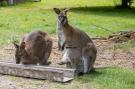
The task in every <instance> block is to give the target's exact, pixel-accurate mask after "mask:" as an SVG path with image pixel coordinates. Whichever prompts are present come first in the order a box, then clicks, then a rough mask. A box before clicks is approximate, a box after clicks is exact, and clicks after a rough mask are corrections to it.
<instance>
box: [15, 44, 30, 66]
mask: <svg viewBox="0 0 135 89" xmlns="http://www.w3.org/2000/svg"><path fill="white" fill-rule="evenodd" d="M13 44H14V46H15V48H16V51H15V59H16V63H17V64H19V63H20V61H21V60H23V59H28V58H29V56H28V54H27V52H26V50H25V42H22V43H21V44H20V45H18V44H16V43H13ZM22 58H23V59H22Z"/></svg>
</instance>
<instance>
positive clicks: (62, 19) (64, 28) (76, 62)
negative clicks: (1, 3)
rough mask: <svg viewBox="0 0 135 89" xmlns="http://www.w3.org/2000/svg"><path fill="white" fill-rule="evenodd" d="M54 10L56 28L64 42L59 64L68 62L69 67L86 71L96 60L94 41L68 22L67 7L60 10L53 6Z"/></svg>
mask: <svg viewBox="0 0 135 89" xmlns="http://www.w3.org/2000/svg"><path fill="white" fill-rule="evenodd" d="M54 11H55V12H56V14H57V15H58V22H57V23H58V28H61V29H58V32H60V31H59V30H61V33H60V34H63V36H64V38H62V37H63V36H61V37H60V36H59V34H58V36H59V37H60V39H62V40H63V43H64V44H63V45H61V46H62V48H64V49H65V50H64V56H63V59H62V62H61V63H59V64H67V65H69V64H70V67H71V68H73V67H74V68H76V70H77V71H80V70H82V69H83V73H88V72H89V71H91V70H92V69H93V65H94V63H95V60H96V54H97V50H96V47H95V45H94V43H93V42H92V40H91V38H90V37H89V36H88V35H87V34H86V33H85V32H82V31H81V30H79V29H77V28H74V27H72V26H71V25H69V24H68V19H67V11H68V10H67V9H65V10H62V11H61V10H59V9H58V8H54ZM80 63H81V64H80ZM80 66H81V67H80ZM78 68H80V69H78ZM77 73H78V72H77Z"/></svg>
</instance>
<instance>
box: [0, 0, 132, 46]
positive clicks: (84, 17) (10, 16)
mask: <svg viewBox="0 0 135 89" xmlns="http://www.w3.org/2000/svg"><path fill="white" fill-rule="evenodd" d="M133 6H135V5H133ZM53 7H59V8H64V7H68V8H71V10H70V12H69V14H68V17H69V22H70V24H72V25H74V26H75V27H78V28H80V29H81V30H83V31H85V32H86V33H87V34H89V35H90V36H91V37H96V36H98V37H105V36H108V35H109V34H111V33H112V32H116V31H120V30H129V29H134V28H135V22H134V19H135V16H134V14H135V12H134V9H131V10H120V9H115V8H114V0H90V1H89V0H77V1H76V0H64V1H63V0H42V2H37V3H34V2H33V3H31V2H28V3H25V4H18V5H15V6H10V7H1V8H0V13H1V14H0V38H1V39H0V44H7V43H10V42H11V41H12V40H13V39H19V38H20V37H22V36H23V35H24V34H26V33H28V32H30V31H32V30H33V29H42V30H44V31H46V32H48V33H51V34H52V33H53V34H54V33H55V30H56V29H55V28H56V15H55V13H54V12H53V10H52V8H53Z"/></svg>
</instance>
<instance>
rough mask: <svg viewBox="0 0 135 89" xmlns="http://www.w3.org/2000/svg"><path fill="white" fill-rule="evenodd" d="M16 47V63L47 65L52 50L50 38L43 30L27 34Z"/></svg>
mask: <svg viewBox="0 0 135 89" xmlns="http://www.w3.org/2000/svg"><path fill="white" fill-rule="evenodd" d="M14 46H15V48H16V52H15V59H16V63H17V64H19V63H22V64H38V63H39V64H40V65H49V64H50V62H48V58H49V56H50V53H51V50H52V39H51V38H50V37H49V36H48V34H47V33H45V32H43V31H33V32H30V33H29V34H27V35H26V36H25V37H24V38H23V39H22V41H21V43H20V45H18V44H16V43H14Z"/></svg>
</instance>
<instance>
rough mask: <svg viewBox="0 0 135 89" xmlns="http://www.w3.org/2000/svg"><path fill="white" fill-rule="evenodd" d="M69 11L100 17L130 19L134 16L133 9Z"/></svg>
mask: <svg viewBox="0 0 135 89" xmlns="http://www.w3.org/2000/svg"><path fill="white" fill-rule="evenodd" d="M71 11H72V12H75V13H80V14H94V15H101V16H113V17H114V16H120V17H126V16H127V18H132V16H134V15H135V8H131V9H118V8H115V7H113V6H93V7H92V6H91V7H71ZM83 12H85V13H83Z"/></svg>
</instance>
